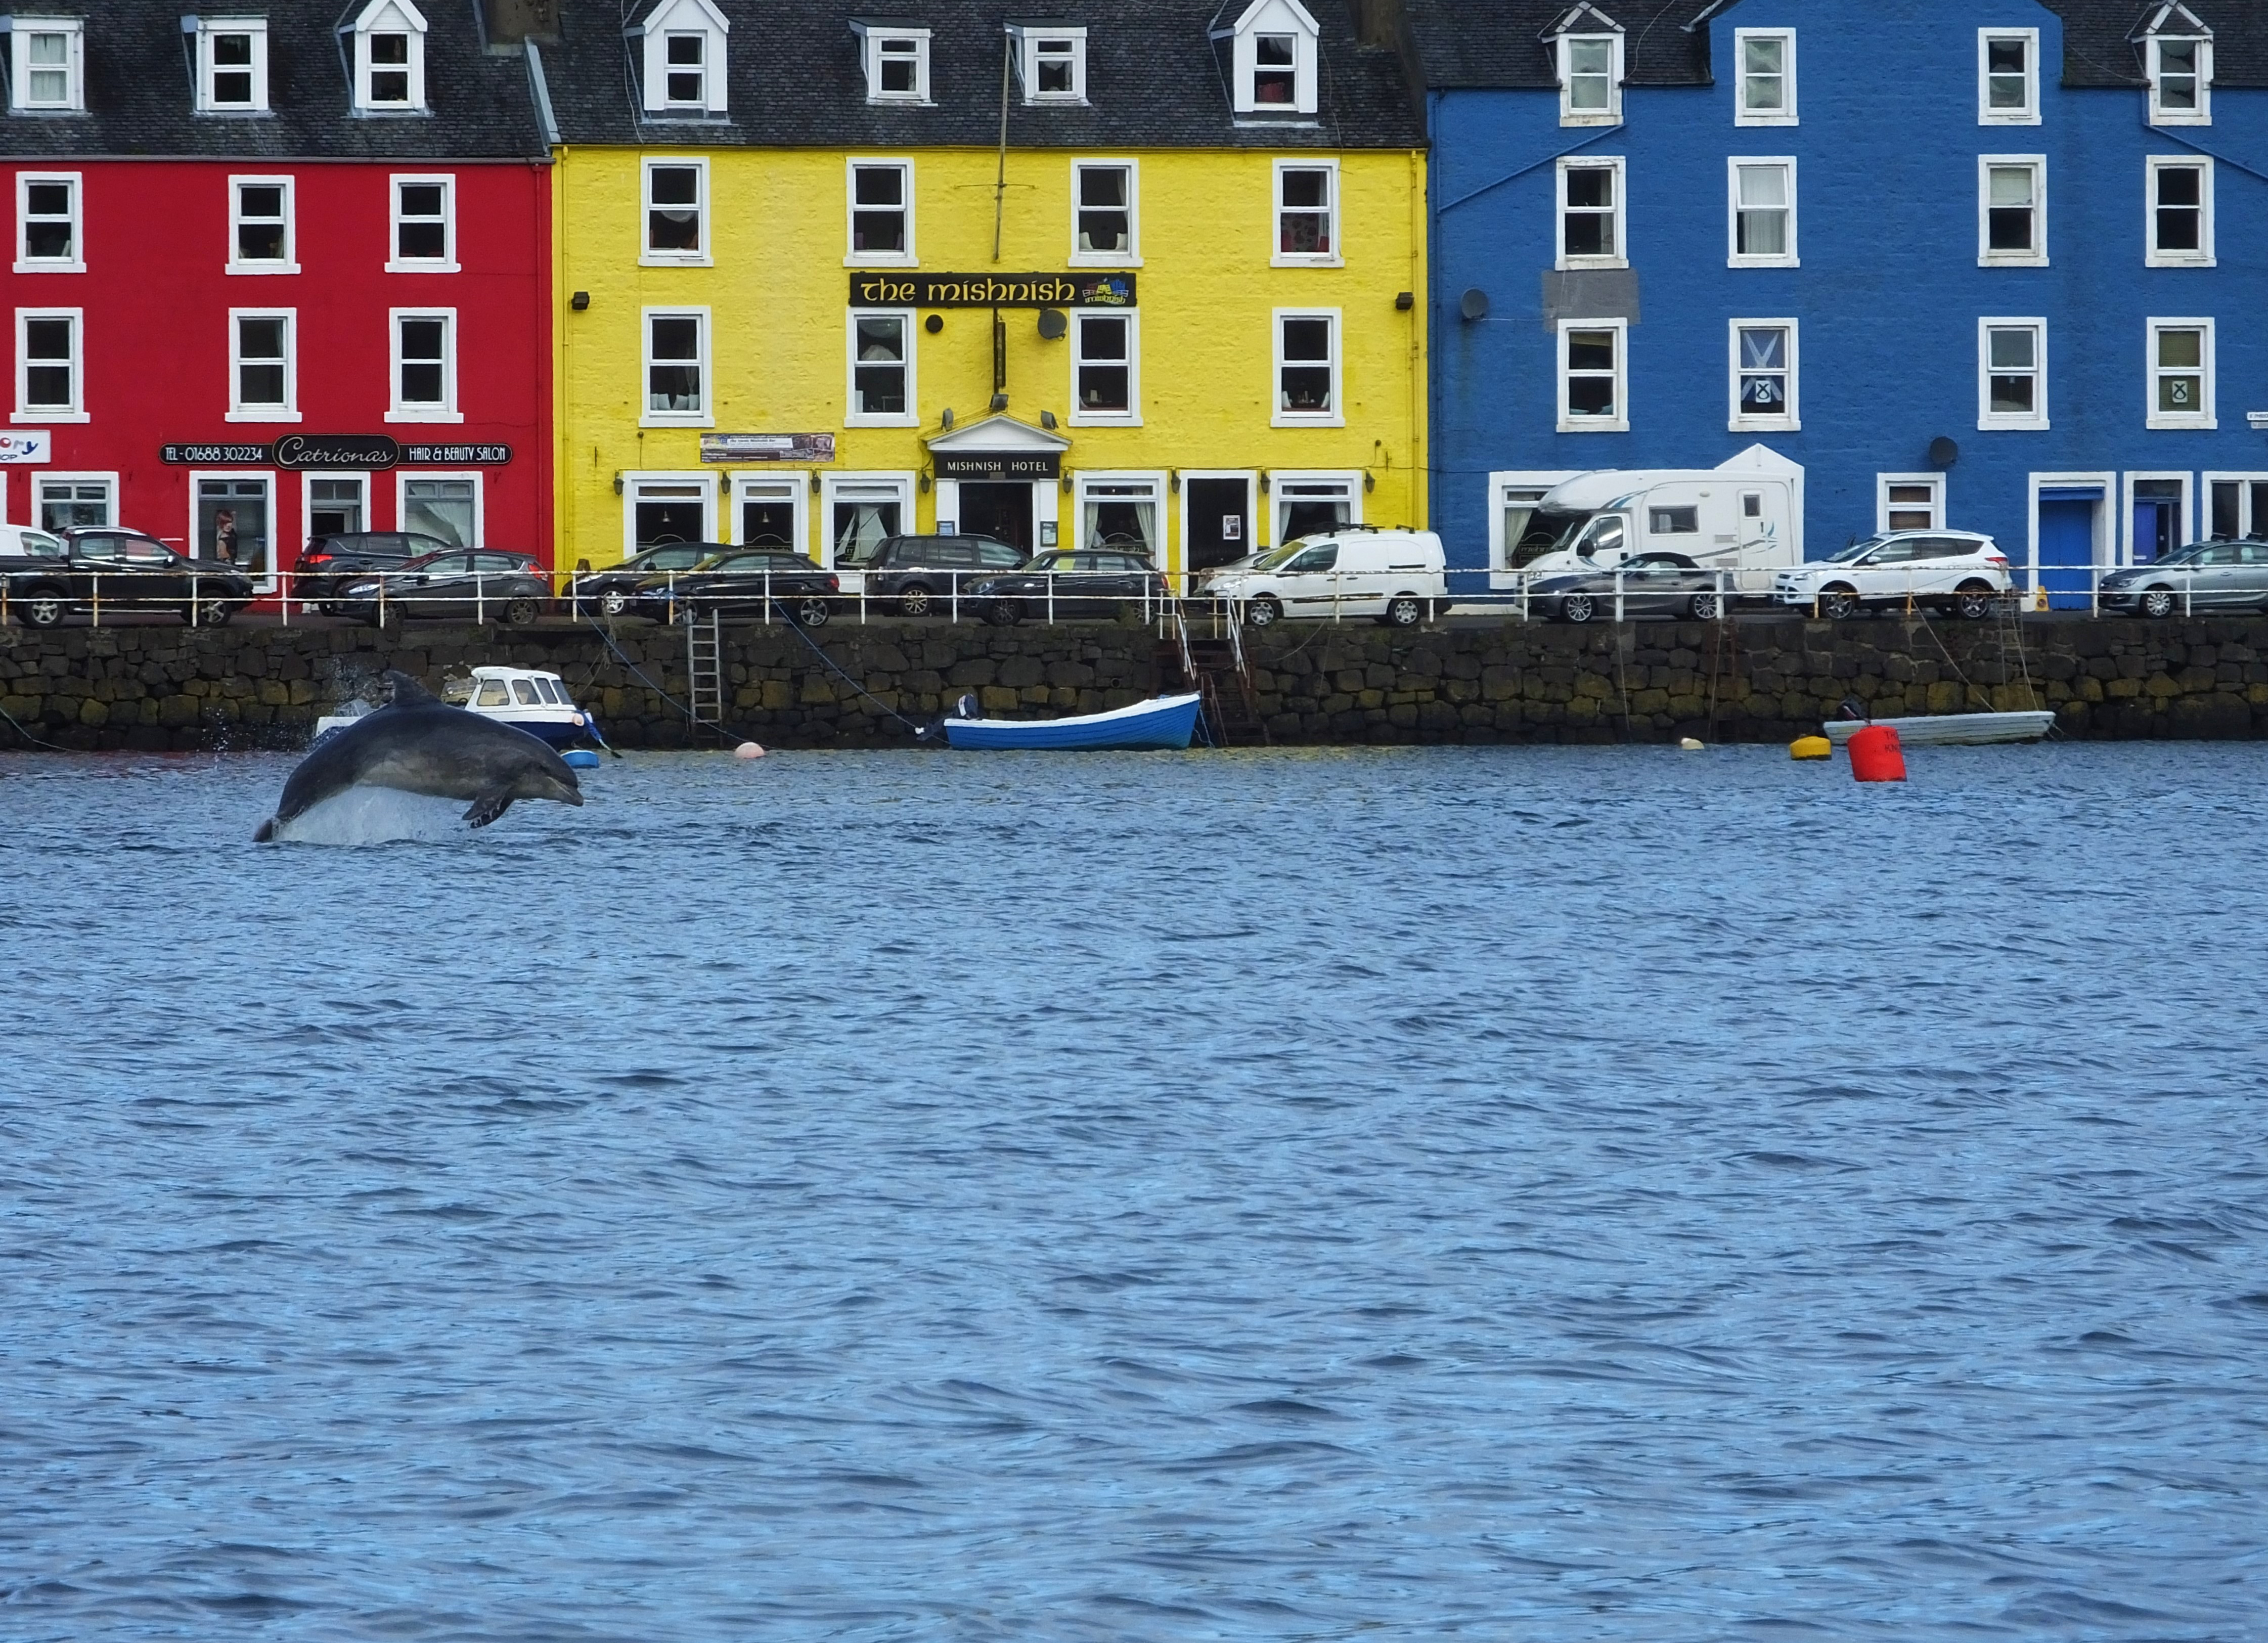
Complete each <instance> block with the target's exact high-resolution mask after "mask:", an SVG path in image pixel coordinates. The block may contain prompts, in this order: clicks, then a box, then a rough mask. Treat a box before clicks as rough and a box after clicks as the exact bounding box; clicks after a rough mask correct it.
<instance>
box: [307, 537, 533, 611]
mask: <svg viewBox="0 0 2268 1643" xmlns="http://www.w3.org/2000/svg"><path fill="white" fill-rule="evenodd" d="M381 587H383V589H384V596H383V597H382V598H381V597H380V591H379V590H380V588H381ZM338 608H339V613H340V614H341V615H347V616H353V617H357V618H359V619H360V620H362V621H364V622H367V623H370V624H371V626H372V627H374V628H382V627H387V626H390V625H392V624H393V623H397V622H400V621H401V620H402V619H403V618H404V617H424V618H428V619H431V620H435V621H441V622H496V621H499V620H501V621H503V622H505V623H511V624H512V626H514V627H525V626H527V624H528V623H531V622H534V620H535V619H536V618H537V617H539V616H541V615H543V613H544V612H545V611H547V610H549V608H551V578H550V576H549V573H548V572H546V571H545V570H544V568H543V564H542V562H541V560H539V559H537V558H536V557H535V556H534V555H533V554H525V553H505V552H503V551H500V550H499V549H493V548H451V549H446V551H444V552H441V553H430V554H425V555H423V556H421V557H418V558H416V559H411V560H409V561H408V562H406V563H405V564H402V565H401V567H400V568H398V569H395V570H387V571H365V573H364V574H363V575H362V577H360V578H357V579H356V580H354V581H352V582H350V583H349V584H348V586H345V587H343V588H342V589H340V591H339V604H338Z"/></svg>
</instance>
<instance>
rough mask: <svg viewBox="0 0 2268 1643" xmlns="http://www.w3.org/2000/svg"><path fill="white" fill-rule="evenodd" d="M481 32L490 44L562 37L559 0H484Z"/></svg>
mask: <svg viewBox="0 0 2268 1643" xmlns="http://www.w3.org/2000/svg"><path fill="white" fill-rule="evenodd" d="M481 32H482V33H483V34H484V35H486V36H487V39H488V44H489V48H490V50H492V51H493V50H496V49H497V48H507V49H508V48H512V47H515V46H524V45H526V44H527V42H528V41H531V40H539V41H544V40H556V39H558V38H559V0H481Z"/></svg>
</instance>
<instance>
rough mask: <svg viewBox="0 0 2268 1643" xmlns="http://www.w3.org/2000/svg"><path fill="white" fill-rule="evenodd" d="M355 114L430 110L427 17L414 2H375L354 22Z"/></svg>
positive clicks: (399, 0) (413, 112) (376, 0)
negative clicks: (426, 50)
mask: <svg viewBox="0 0 2268 1643" xmlns="http://www.w3.org/2000/svg"><path fill="white" fill-rule="evenodd" d="M354 77H355V111H356V112H357V114H423V112H424V110H425V17H424V14H423V12H421V11H418V9H417V8H416V6H415V5H413V4H410V0H371V4H369V5H367V6H365V7H364V8H363V11H362V14H361V15H360V16H359V17H357V18H355V20H354Z"/></svg>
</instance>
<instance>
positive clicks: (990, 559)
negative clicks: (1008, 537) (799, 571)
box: [836, 536, 1031, 616]
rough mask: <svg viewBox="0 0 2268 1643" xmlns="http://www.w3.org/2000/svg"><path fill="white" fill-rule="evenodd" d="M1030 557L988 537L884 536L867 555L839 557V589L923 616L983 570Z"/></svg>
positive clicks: (1010, 566) (1010, 567) (1013, 566)
mask: <svg viewBox="0 0 2268 1643" xmlns="http://www.w3.org/2000/svg"><path fill="white" fill-rule="evenodd" d="M1030 557H1031V556H1030V555H1029V554H1027V553H1026V552H1024V550H1023V549H1020V548H1012V547H1010V546H1009V545H1008V544H1007V543H1006V542H994V541H993V540H992V539H991V538H990V537H989V536H885V537H883V538H882V540H881V541H880V542H876V543H875V544H874V550H873V552H872V553H871V554H867V555H865V556H860V557H855V558H845V559H844V560H843V561H842V563H841V564H839V565H838V566H837V567H836V568H837V569H838V570H840V571H844V572H855V573H856V579H855V580H854V579H853V578H852V576H851V575H849V574H846V575H845V576H844V577H843V591H844V592H846V593H859V592H861V591H863V592H864V593H865V595H866V597H867V598H869V599H894V600H897V604H898V609H899V610H900V611H901V612H902V613H903V614H904V615H909V616H925V615H929V613H930V608H931V607H932V605H934V604H936V603H937V602H938V601H939V600H948V599H950V598H952V597H953V596H954V594H955V593H957V592H961V591H964V590H966V589H968V587H970V586H974V585H975V584H976V582H977V580H979V579H980V578H981V577H982V576H983V575H984V574H986V573H990V574H992V575H998V573H999V572H1001V571H1015V570H1020V569H1021V568H1022V566H1023V564H1024V563H1025V562H1026V561H1027V559H1029V558H1030Z"/></svg>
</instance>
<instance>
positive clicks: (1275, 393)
mask: <svg viewBox="0 0 2268 1643" xmlns="http://www.w3.org/2000/svg"><path fill="white" fill-rule="evenodd" d="M1285 320H1329V322H1330V328H1331V333H1330V335H1331V359H1330V366H1331V405H1330V409H1329V411H1328V412H1317V411H1294V410H1286V409H1284V367H1285V358H1284V322H1285ZM1268 335H1269V354H1270V358H1271V360H1272V362H1273V368H1272V369H1271V370H1270V372H1269V375H1268V405H1269V412H1270V415H1269V425H1270V426H1271V427H1276V428H1344V427H1345V426H1346V327H1345V324H1344V320H1343V318H1342V315H1341V312H1340V310H1338V309H1337V308H1278V309H1275V310H1273V311H1272V312H1271V313H1270V317H1269V329H1268ZM1299 363H1300V364H1302V365H1312V364H1313V363H1314V362H1313V361H1312V360H1303V361H1300V362H1299Z"/></svg>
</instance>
